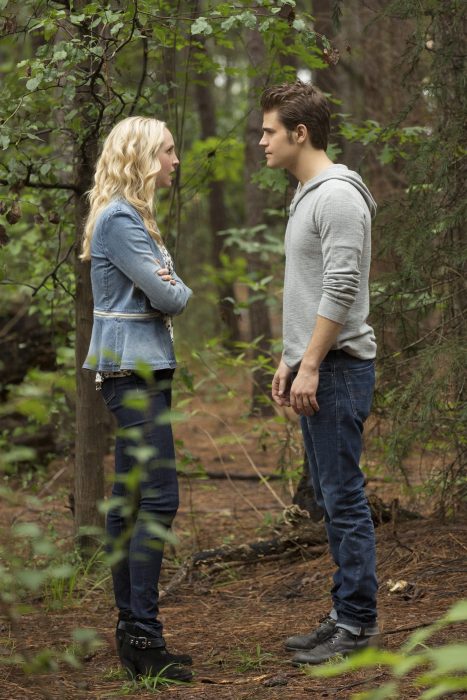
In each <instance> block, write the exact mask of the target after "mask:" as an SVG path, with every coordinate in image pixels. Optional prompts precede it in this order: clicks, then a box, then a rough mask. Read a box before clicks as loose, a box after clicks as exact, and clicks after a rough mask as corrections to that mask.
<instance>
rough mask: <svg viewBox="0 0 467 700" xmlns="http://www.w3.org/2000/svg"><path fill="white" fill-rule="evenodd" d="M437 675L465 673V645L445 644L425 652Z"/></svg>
mask: <svg viewBox="0 0 467 700" xmlns="http://www.w3.org/2000/svg"><path fill="white" fill-rule="evenodd" d="M427 656H428V657H429V658H430V659H431V661H432V663H433V664H434V665H435V670H436V671H437V672H438V673H442V674H445V673H452V672H454V671H467V644H447V645H446V646H442V647H436V648H434V649H429V650H428V651H427Z"/></svg>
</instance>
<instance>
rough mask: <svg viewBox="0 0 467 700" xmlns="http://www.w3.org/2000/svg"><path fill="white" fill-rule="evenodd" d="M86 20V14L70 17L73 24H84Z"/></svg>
mask: <svg viewBox="0 0 467 700" xmlns="http://www.w3.org/2000/svg"><path fill="white" fill-rule="evenodd" d="M85 19H86V15H85V14H81V15H70V22H71V23H72V24H81V22H84V20H85Z"/></svg>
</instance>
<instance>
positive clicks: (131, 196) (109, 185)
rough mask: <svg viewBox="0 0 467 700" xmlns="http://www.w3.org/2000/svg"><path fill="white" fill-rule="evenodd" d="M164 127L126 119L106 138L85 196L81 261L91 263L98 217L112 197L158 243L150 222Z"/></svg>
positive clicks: (143, 119) (145, 120)
mask: <svg viewBox="0 0 467 700" xmlns="http://www.w3.org/2000/svg"><path fill="white" fill-rule="evenodd" d="M164 128H165V123H164V122H161V121H159V120H158V119H152V118H149V117H128V118H127V119H123V120H122V121H121V122H118V124H116V125H115V126H114V128H113V129H112V131H111V132H110V134H109V135H108V136H107V138H106V140H105V142H104V145H103V148H102V153H101V155H100V157H99V159H98V161H97V164H96V172H95V175H94V187H93V188H92V189H91V190H90V191H89V192H88V198H89V215H88V218H87V220H86V224H85V227H84V236H83V247H82V252H81V255H80V256H79V257H80V259H81V260H83V261H84V260H90V259H91V240H92V236H93V233H94V226H95V224H96V219H97V217H98V216H99V213H100V212H101V211H102V209H103V208H104V207H106V206H107V204H108V203H109V202H110V201H111V200H112V199H115V198H116V197H121V198H123V199H125V200H126V201H127V202H128V203H129V204H131V205H132V206H133V207H134V208H135V209H136V211H137V212H138V213H139V214H140V215H141V217H142V219H143V221H144V225H145V226H146V228H147V230H148V233H149V235H150V236H152V238H154V240H156V241H157V242H158V243H162V240H161V236H160V234H159V232H158V230H157V225H156V221H155V218H154V210H153V207H154V202H153V200H154V192H155V188H156V179H155V178H156V174H157V173H158V172H159V170H160V169H161V164H160V161H159V159H158V157H157V154H158V152H159V149H160V147H161V146H162V144H163V141H164Z"/></svg>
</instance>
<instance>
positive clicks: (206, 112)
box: [195, 42, 240, 346]
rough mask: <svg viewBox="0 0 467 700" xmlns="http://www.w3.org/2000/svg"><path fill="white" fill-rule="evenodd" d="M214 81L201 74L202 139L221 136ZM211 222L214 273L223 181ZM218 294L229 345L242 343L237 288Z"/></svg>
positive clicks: (212, 199)
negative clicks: (218, 129)
mask: <svg viewBox="0 0 467 700" xmlns="http://www.w3.org/2000/svg"><path fill="white" fill-rule="evenodd" d="M203 43H204V51H206V52H207V48H206V45H205V42H203ZM211 81H212V76H210V75H209V74H208V73H206V72H203V73H198V76H197V83H196V86H195V94H196V101H197V105H198V112H199V118H200V123H201V137H202V138H203V139H208V138H209V137H211V136H216V135H217V119H216V109H215V104H214V98H213V94H212V89H211V87H210V83H211ZM214 157H215V156H214ZM209 222H210V228H211V264H212V266H213V268H214V269H220V268H221V262H220V257H221V253H222V239H221V237H220V236H219V231H223V230H225V229H226V228H227V227H228V220H227V209H226V206H225V196H224V183H223V182H222V180H215V179H213V180H212V181H211V182H210V185H209ZM218 293H219V313H220V318H221V321H222V322H223V324H224V326H225V328H226V330H227V334H228V337H227V343H226V345H227V346H229V345H231V344H232V342H236V341H239V340H240V332H239V327H238V317H237V316H236V314H235V313H234V307H233V304H232V302H231V301H229V299H234V298H235V291H234V287H233V284H231V283H230V282H222V283H221V284H219V286H218Z"/></svg>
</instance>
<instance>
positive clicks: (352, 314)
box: [282, 165, 376, 370]
mask: <svg viewBox="0 0 467 700" xmlns="http://www.w3.org/2000/svg"><path fill="white" fill-rule="evenodd" d="M375 212H376V203H375V201H374V199H373V197H372V196H371V194H370V192H369V190H368V189H367V187H366V186H365V185H364V183H363V181H362V179H361V177H360V175H358V174H357V173H355V172H353V171H352V170H349V169H348V168H347V167H346V166H345V165H332V166H330V167H329V168H327V169H326V170H324V171H323V172H322V173H320V174H319V175H318V176H316V177H314V178H312V179H311V180H309V181H308V182H306V183H305V184H304V185H303V186H300V185H299V187H298V189H297V191H296V193H295V196H294V198H293V200H292V203H291V205H290V214H289V221H288V224H287V230H286V233H285V255H286V263H285V281H284V309H283V337H284V351H283V355H282V357H283V360H284V362H285V363H286V365H287V366H288V367H290V368H291V369H295V370H296V369H297V368H298V366H299V365H300V362H301V360H302V357H303V355H304V353H305V350H306V348H307V346H308V343H309V341H310V338H311V335H312V333H313V329H314V326H315V322H316V316H317V315H319V316H324V318H328V319H330V320H331V321H336V322H337V323H341V324H343V328H342V330H341V332H340V334H339V337H338V338H337V341H336V343H335V344H334V346H333V348H332V349H333V350H345V351H346V352H348V353H349V354H350V355H352V356H354V357H359V358H361V359H362V360H367V359H373V358H374V357H375V355H376V341H375V335H374V332H373V329H372V328H371V326H369V325H368V323H367V317H368V313H369V289H368V276H369V271H370V258H371V217H372V216H373V215H374V214H375Z"/></svg>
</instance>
